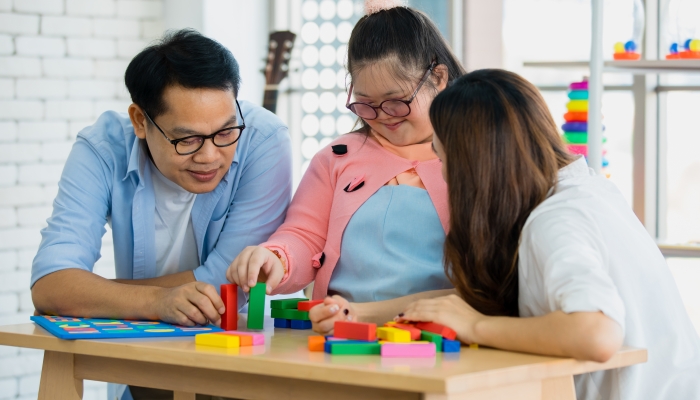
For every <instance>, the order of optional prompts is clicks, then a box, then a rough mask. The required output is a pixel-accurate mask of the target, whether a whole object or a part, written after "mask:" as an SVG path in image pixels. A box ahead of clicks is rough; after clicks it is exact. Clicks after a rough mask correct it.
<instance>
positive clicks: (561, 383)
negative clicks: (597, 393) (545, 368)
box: [542, 375, 576, 400]
mask: <svg viewBox="0 0 700 400" xmlns="http://www.w3.org/2000/svg"><path fill="white" fill-rule="evenodd" d="M542 400H576V388H575V387H574V377H573V376H571V375H570V376H560V377H558V378H550V379H545V380H543V381H542Z"/></svg>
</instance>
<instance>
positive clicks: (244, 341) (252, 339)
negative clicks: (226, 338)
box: [220, 331, 265, 346]
mask: <svg viewBox="0 0 700 400" xmlns="http://www.w3.org/2000/svg"><path fill="white" fill-rule="evenodd" d="M220 334H222V335H232V336H238V337H239V338H240V339H241V346H260V345H263V344H265V335H263V334H262V333H253V332H239V331H226V332H220Z"/></svg>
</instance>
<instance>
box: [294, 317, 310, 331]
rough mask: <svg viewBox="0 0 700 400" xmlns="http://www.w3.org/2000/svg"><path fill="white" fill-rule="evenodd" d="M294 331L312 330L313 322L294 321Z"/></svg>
mask: <svg viewBox="0 0 700 400" xmlns="http://www.w3.org/2000/svg"><path fill="white" fill-rule="evenodd" d="M291 328H292V329H311V321H306V320H297V319H293V320H292V324H291Z"/></svg>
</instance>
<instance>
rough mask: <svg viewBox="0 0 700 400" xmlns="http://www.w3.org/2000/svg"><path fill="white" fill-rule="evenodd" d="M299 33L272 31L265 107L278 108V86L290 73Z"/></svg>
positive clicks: (266, 77)
mask: <svg viewBox="0 0 700 400" xmlns="http://www.w3.org/2000/svg"><path fill="white" fill-rule="evenodd" d="M296 37H297V35H296V34H294V33H292V32H290V31H279V32H272V33H270V43H269V46H268V54H267V62H266V65H265V69H264V73H265V96H264V97H263V107H265V108H266V109H268V110H270V111H272V112H275V110H276V109H277V95H278V93H279V91H278V88H279V84H280V82H282V79H284V78H285V77H286V76H287V74H288V73H289V59H291V58H292V48H293V47H294V39H296Z"/></svg>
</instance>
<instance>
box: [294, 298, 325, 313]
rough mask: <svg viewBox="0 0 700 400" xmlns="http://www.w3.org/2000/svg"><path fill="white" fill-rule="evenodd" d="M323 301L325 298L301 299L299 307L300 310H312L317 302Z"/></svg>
mask: <svg viewBox="0 0 700 400" xmlns="http://www.w3.org/2000/svg"><path fill="white" fill-rule="evenodd" d="M321 303H323V300H309V301H300V302H299V303H297V309H298V310H299V311H310V310H311V309H312V308H313V307H314V306H315V305H316V304H321Z"/></svg>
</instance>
